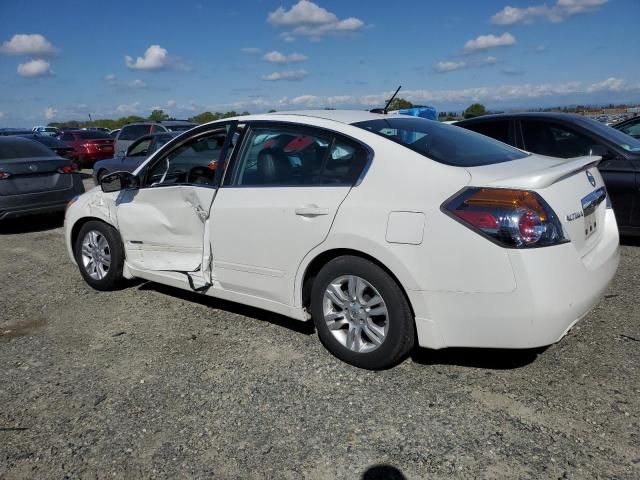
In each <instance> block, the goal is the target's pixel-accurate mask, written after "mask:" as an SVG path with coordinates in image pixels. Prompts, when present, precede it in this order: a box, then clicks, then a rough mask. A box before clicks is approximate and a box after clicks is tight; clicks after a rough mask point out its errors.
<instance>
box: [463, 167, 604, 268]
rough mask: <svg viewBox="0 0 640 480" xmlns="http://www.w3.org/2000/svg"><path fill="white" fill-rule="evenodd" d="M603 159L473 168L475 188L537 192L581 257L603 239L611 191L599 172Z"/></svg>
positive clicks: (470, 171)
mask: <svg viewBox="0 0 640 480" xmlns="http://www.w3.org/2000/svg"><path fill="white" fill-rule="evenodd" d="M599 161H600V157H595V156H593V157H577V158H572V159H558V158H552V157H544V156H542V155H531V156H529V157H526V158H523V159H520V160H515V161H512V162H507V163H500V164H496V165H488V166H484V167H473V168H468V169H467V170H468V171H469V173H470V174H471V183H470V185H472V186H491V187H500V188H517V189H522V190H532V191H535V192H537V193H538V194H539V195H540V196H542V198H543V199H544V200H545V201H546V202H547V203H548V204H549V206H550V207H551V208H552V209H553V211H554V212H555V214H556V216H557V217H558V218H559V220H560V222H561V224H562V227H563V229H564V231H565V235H566V236H567V237H568V238H569V240H570V241H571V242H572V243H573V244H574V246H575V247H576V250H577V251H578V252H579V254H580V255H581V256H584V255H586V254H587V253H589V251H591V249H593V248H594V247H595V246H596V245H597V244H598V242H599V241H600V239H601V238H602V235H603V231H602V229H603V227H604V217H605V209H606V204H607V201H606V196H607V191H606V189H605V186H604V182H603V180H602V176H601V175H600V172H599V171H598V169H597V168H596V167H597V164H598V162H599Z"/></svg>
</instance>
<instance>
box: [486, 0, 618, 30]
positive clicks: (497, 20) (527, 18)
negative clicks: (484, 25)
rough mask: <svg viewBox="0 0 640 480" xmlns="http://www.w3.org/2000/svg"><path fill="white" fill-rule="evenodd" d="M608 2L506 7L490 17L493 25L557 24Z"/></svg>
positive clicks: (561, 1) (563, 0)
mask: <svg viewBox="0 0 640 480" xmlns="http://www.w3.org/2000/svg"><path fill="white" fill-rule="evenodd" d="M607 2H608V0H558V1H557V2H556V4H555V5H552V6H548V5H547V4H546V3H544V4H542V5H534V6H531V7H526V8H519V7H511V6H507V7H504V8H503V9H502V10H500V11H499V12H498V13H496V14H495V15H493V16H492V17H491V22H492V23H494V24H495V25H513V24H516V23H533V22H535V21H536V20H546V21H548V22H553V23H559V22H562V21H563V20H565V19H566V18H569V17H572V16H574V15H579V14H582V13H589V12H593V11H595V10H597V9H598V8H600V7H601V6H602V5H604V4H605V3H607Z"/></svg>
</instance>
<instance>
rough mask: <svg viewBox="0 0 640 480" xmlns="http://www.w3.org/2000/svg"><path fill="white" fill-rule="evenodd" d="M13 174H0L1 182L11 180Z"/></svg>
mask: <svg viewBox="0 0 640 480" xmlns="http://www.w3.org/2000/svg"><path fill="white" fill-rule="evenodd" d="M10 176H11V174H10V173H9V172H0V180H5V179H7V178H9V177H10Z"/></svg>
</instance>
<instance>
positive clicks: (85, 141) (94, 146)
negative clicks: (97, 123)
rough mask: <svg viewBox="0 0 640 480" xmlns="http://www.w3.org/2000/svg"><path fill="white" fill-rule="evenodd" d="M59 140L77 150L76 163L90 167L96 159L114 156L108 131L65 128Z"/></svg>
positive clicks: (112, 142) (112, 141)
mask: <svg viewBox="0 0 640 480" xmlns="http://www.w3.org/2000/svg"><path fill="white" fill-rule="evenodd" d="M60 140H62V141H63V142H66V143H67V145H69V146H71V147H73V148H74V149H75V150H76V152H78V164H79V165H80V166H81V167H89V168H90V167H92V166H93V164H94V163H95V162H97V161H98V160H103V159H105V158H112V157H113V156H114V145H113V144H114V140H113V138H111V137H110V136H109V134H108V133H105V132H101V131H97V130H65V131H64V132H63V133H62V135H61V136H60Z"/></svg>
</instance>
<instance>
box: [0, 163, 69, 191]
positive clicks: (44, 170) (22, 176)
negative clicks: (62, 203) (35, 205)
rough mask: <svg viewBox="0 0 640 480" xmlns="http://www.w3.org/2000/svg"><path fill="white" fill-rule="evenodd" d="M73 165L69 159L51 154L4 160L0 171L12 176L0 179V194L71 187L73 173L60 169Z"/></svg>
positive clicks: (0, 165) (0, 164)
mask: <svg viewBox="0 0 640 480" xmlns="http://www.w3.org/2000/svg"><path fill="white" fill-rule="evenodd" d="M68 165H71V162H70V161H69V160H68V159H65V158H61V157H56V156H51V157H36V158H17V159H13V160H2V161H1V162H0V171H2V172H6V173H9V174H10V175H11V176H10V177H8V178H6V179H3V180H0V195H20V194H24V193H38V192H44V191H50V190H62V189H66V188H70V187H71V184H72V180H73V179H72V174H64V173H59V172H58V169H59V168H62V167H64V166H68Z"/></svg>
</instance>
